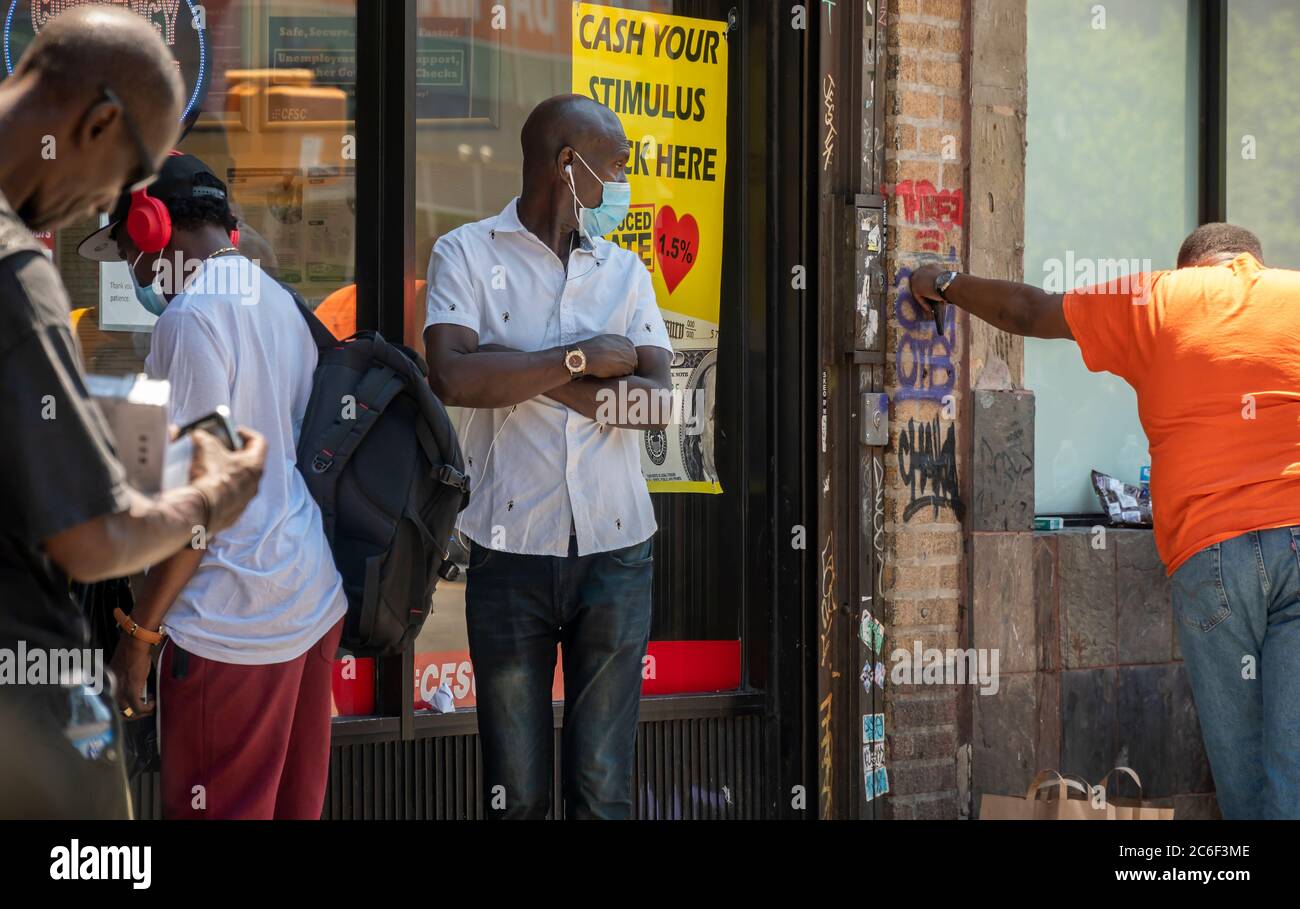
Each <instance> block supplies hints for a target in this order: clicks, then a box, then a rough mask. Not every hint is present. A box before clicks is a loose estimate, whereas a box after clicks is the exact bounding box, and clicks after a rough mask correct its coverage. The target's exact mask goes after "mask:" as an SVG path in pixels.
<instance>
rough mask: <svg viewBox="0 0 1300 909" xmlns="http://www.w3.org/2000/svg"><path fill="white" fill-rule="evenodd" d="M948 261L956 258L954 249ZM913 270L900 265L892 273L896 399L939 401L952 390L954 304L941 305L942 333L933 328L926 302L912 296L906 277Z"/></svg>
mask: <svg viewBox="0 0 1300 909" xmlns="http://www.w3.org/2000/svg"><path fill="white" fill-rule="evenodd" d="M948 260H949V261H950V262H955V261H956V260H957V251H956V249H951V250H950V251H949V253H948ZM911 276H912V269H910V268H900V269H899V270H898V273H897V274H895V275H894V286H895V287H896V288H898V295H897V297H896V298H895V300H894V318H895V319H896V320H897V321H898V328H899V334H898V352H897V354H896V358H895V361H894V365H895V370H896V372H897V374H898V385H899V387H898V390H897V391H896V392H894V394H893V399H894V400H896V401H909V400H922V401H938V402H940V403H942V402H943V399H944V398H945V397H946V396H948V395H951V394H952V393H953V387H954V385H955V383H956V370H955V369H954V368H953V362H952V339H953V336H954V335H955V333H956V330H957V328H956V326H957V314H956V312H955V311H954V307H952V306H945V307H944V308H943V334H942V335H940V334H938V333H937V332H935V330H934V317H933V316H932V315H931V313H930V307H929V306H928V305H927V304H923V303H918V302H917V301H916V300H915V299H913V298H912V292H911V290H910V289H909V287H908V279H909V278H910V277H911Z"/></svg>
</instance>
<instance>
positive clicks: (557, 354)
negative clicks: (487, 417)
mask: <svg viewBox="0 0 1300 909" xmlns="http://www.w3.org/2000/svg"><path fill="white" fill-rule="evenodd" d="M424 346H425V351H426V353H427V355H428V359H429V385H430V387H431V388H432V389H433V391H434V394H436V395H438V397H439V398H440V399H441V400H442V401H443V403H444V404H449V405H452V406H459V407H477V408H497V407H510V406H512V405H514V404H518V403H520V402H522V401H527V400H530V399H532V398H535V397H539V396H543V397H548V398H550V399H552V400H554V401H557V402H559V403H561V404H563V405H565V406H566V407H568V408H570V409H571V410H574V411H576V412H578V413H580V414H582V415H583V416H585V417H588V418H589V419H592V420H598V421H600V422H604V423H605V424H607V425H610V426H616V427H619V428H623V429H662V428H663V427H664V426H665V425H667V419H666V417H667V415H668V411H669V409H668V408H666V407H655V406H651V402H652V401H653V399H654V397H655V396H656V395H667V394H669V393H670V392H671V389H672V376H671V372H670V369H669V366H670V354H669V352H668V351H667V350H664V349H663V348H660V347H649V346H647V347H633V346H632V342H631V341H629V340H628V339H627V338H624V337H621V336H617V335H601V336H599V337H596V338H592V339H590V340H588V341H583V342H579V343H578V344H575V345H571V347H579V348H581V349H582V350H583V352H584V353H585V354H586V355H587V369H588V373H589V375H587V376H586V377H584V378H581V379H577V380H574V379H573V378H572V377H570V375H569V370H568V368H567V367H565V365H564V354H565V351H566V348H564V347H552V348H548V349H546V350H540V351H519V350H514V349H512V348H509V347H505V346H504V345H499V344H485V345H480V344H479V343H478V334H477V333H476V332H475V331H473V330H472V329H469V328H465V327H463V326H460V325H430V326H429V327H428V328H426V329H425V332H424ZM638 398H641V399H642V406H641V407H634V402H636V401H637V399H638ZM611 405H612V406H611ZM629 405H632V406H629ZM634 412H635V413H636V414H638V418H637V419H635V420H633V419H632V415H633V413H634ZM605 417H612V419H605Z"/></svg>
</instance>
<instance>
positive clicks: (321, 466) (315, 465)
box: [311, 451, 334, 473]
mask: <svg viewBox="0 0 1300 909" xmlns="http://www.w3.org/2000/svg"><path fill="white" fill-rule="evenodd" d="M333 466H334V458H333V456H330V457H326V456H325V452H323V451H322V452H321V453H320V454H318V455H316V457H315V459H314V460H312V462H311V469H312V470H313V471H315V472H316V473H324V472H325V471H327V470H329V469H330V468H331V467H333Z"/></svg>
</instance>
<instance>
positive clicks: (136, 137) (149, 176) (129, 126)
mask: <svg viewBox="0 0 1300 909" xmlns="http://www.w3.org/2000/svg"><path fill="white" fill-rule="evenodd" d="M100 93H101V95H102V97H103V100H106V101H108V102H109V103H110V104H113V105H116V106H117V109H118V110H120V111H121V112H122V122H123V123H125V124H126V131H127V134H128V135H130V137H131V142H132V144H133V145H135V153H136V157H138V158H139V163H138V164H137V165H136V169H135V172H134V173H133V174H132V175H131V177H130V179H128V180H127V182H126V187H125V190H124V191H125V192H134V191H135V190H137V189H143V188H144V187H146V186H148V185H149V184H150V183H152V182H153V179H154V177H155V176H157V174H158V168H157V166H156V165H155V164H154V161H153V157H152V156H151V155H150V154H149V147H148V146H147V145H145V144H144V137H143V136H142V135H141V133H140V126H139V124H137V123H136V121H135V117H133V116H131V111H130V110H128V109H127V106H126V104H124V103H123V102H122V99H121V98H120V97H118V95H117V93H116V92H115V91H113V90H112V89H111V88H109V87H108V86H107V85H101V86H100Z"/></svg>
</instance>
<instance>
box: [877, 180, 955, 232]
mask: <svg viewBox="0 0 1300 909" xmlns="http://www.w3.org/2000/svg"><path fill="white" fill-rule="evenodd" d="M894 194H895V195H897V196H898V198H900V199H902V200H903V220H905V221H906V222H907V223H908V224H920V225H924V226H926V227H935V226H937V227H939V228H942V229H943V230H951V229H952V228H954V227H961V223H962V214H963V212H964V210H965V201H966V200H965V197H964V196H963V195H962V192H961V190H960V189H935V188H934V184H933V183H931V182H930V181H929V180H916V181H912V180H904V181H902V182H901V183H898V184H896V185H895V186H894Z"/></svg>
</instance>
